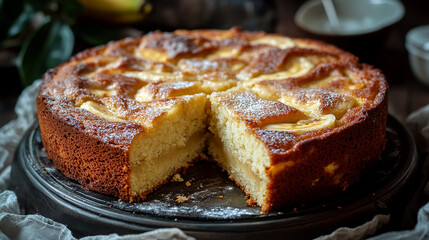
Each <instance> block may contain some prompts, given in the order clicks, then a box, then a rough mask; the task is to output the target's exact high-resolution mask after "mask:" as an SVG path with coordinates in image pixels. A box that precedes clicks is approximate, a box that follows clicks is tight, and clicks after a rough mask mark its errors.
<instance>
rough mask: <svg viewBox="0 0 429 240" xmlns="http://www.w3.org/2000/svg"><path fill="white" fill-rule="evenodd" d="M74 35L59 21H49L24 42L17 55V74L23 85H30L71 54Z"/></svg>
mask: <svg viewBox="0 0 429 240" xmlns="http://www.w3.org/2000/svg"><path fill="white" fill-rule="evenodd" d="M73 45H74V35H73V32H72V31H71V29H70V27H69V26H68V25H67V24H64V23H62V22H59V21H49V22H47V23H45V24H44V25H43V26H42V27H40V28H39V29H38V30H37V31H36V32H34V34H33V35H32V36H31V37H29V38H27V39H26V41H25V42H24V44H23V46H22V48H21V52H20V55H19V72H20V75H21V80H22V82H23V84H24V85H30V84H31V83H32V82H33V81H34V80H35V79H37V78H40V77H41V76H42V75H43V73H45V72H46V71H47V70H48V69H49V68H53V67H55V66H57V65H59V64H61V63H63V62H65V61H66V60H68V59H69V58H70V56H71V54H72V51H73Z"/></svg>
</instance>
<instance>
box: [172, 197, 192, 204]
mask: <svg viewBox="0 0 429 240" xmlns="http://www.w3.org/2000/svg"><path fill="white" fill-rule="evenodd" d="M189 199H191V197H189V196H187V197H186V196H183V195H178V196H177V198H176V202H179V203H184V202H186V201H188V200H189Z"/></svg>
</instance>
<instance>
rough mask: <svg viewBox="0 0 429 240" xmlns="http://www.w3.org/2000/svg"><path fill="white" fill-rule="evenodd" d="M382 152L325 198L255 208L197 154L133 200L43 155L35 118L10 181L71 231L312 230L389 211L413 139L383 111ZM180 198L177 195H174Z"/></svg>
mask: <svg viewBox="0 0 429 240" xmlns="http://www.w3.org/2000/svg"><path fill="white" fill-rule="evenodd" d="M387 125H388V127H387V129H386V136H387V143H386V147H385V151H384V153H383V156H382V159H381V160H380V161H379V162H378V163H377V165H376V166H375V167H374V168H373V169H372V170H371V171H370V172H368V173H367V174H366V175H365V176H363V177H362V179H361V180H360V181H359V182H358V183H357V184H355V185H353V186H351V187H350V188H349V189H348V190H346V191H345V192H343V193H341V194H338V195H335V196H333V197H331V198H329V199H326V200H325V201H323V202H315V203H310V204H306V205H301V206H294V207H290V208H285V209H282V210H281V211H275V212H261V209H260V208H259V207H251V206H248V205H247V204H246V199H245V197H246V196H245V194H244V193H243V191H242V190H241V189H240V188H239V187H237V186H236V185H235V184H234V182H232V181H231V180H229V179H228V176H227V175H226V173H224V172H222V171H221V169H220V168H218V167H217V166H216V165H215V164H213V163H209V162H199V163H196V164H195V165H194V166H193V167H191V168H189V169H188V170H187V171H186V172H185V173H183V174H182V175H181V176H182V178H183V181H182V182H168V183H167V184H165V185H163V186H162V187H161V188H159V189H158V190H157V191H155V192H154V193H152V194H150V195H149V197H148V199H146V200H145V201H143V202H139V203H128V202H121V201H118V199H117V198H114V197H111V196H106V195H102V194H99V193H95V192H92V191H88V190H86V189H85V188H83V187H82V186H81V185H79V184H78V183H77V182H75V181H72V180H69V179H67V178H66V177H65V176H64V175H62V174H61V172H59V171H58V170H57V169H56V168H55V167H54V165H53V163H52V162H51V161H50V160H48V159H47V157H46V153H45V152H44V148H43V144H42V141H41V137H40V130H39V126H38V124H37V123H35V124H34V125H33V127H32V128H31V129H29V130H28V131H27V133H26V134H25V136H24V137H23V139H22V141H21V143H20V145H19V147H18V149H17V151H16V154H15V160H14V163H13V167H12V175H11V178H12V179H11V189H13V190H14V191H15V192H16V193H17V195H18V198H19V201H20V204H21V207H23V208H24V209H25V210H26V212H27V213H39V214H41V215H43V216H46V217H49V218H51V219H53V220H55V221H58V222H60V223H63V224H65V225H67V227H68V228H69V229H70V230H72V232H73V234H74V235H75V236H76V237H82V236H88V235H96V234H110V233H118V234H127V233H138V232H144V231H149V230H153V229H157V228H170V227H177V228H180V229H182V230H183V231H184V232H185V233H186V234H188V235H190V236H194V237H196V238H197V239H220V238H228V239H229V238H231V239H249V238H253V239H261V238H270V239H274V238H285V237H288V238H299V239H306V238H314V237H317V236H320V235H323V234H329V233H330V232H332V231H333V230H335V229H336V228H338V227H344V226H348V227H353V226H357V225H360V224H362V223H364V222H366V221H368V220H370V219H371V218H372V217H373V216H374V215H376V214H389V213H390V212H391V210H392V208H394V207H395V206H393V204H394V202H395V201H394V199H395V197H396V196H398V195H399V194H400V193H401V190H402V189H404V186H405V184H406V183H407V182H408V181H409V179H410V177H411V175H412V173H413V171H414V169H415V168H416V165H417V153H416V147H415V143H414V140H413V139H412V137H411V135H410V134H409V132H408V131H407V130H406V129H405V128H404V126H403V125H402V124H401V123H400V122H399V121H397V120H396V119H394V118H393V117H392V116H389V117H388V123H387ZM179 196H182V197H184V198H185V201H184V202H179V201H177V199H178V197H179Z"/></svg>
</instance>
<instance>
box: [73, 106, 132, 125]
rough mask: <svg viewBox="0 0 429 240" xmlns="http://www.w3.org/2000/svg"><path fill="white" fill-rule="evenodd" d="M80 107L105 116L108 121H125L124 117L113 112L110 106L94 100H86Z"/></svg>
mask: <svg viewBox="0 0 429 240" xmlns="http://www.w3.org/2000/svg"><path fill="white" fill-rule="evenodd" d="M80 108H83V109H86V110H88V111H90V112H91V113H92V114H94V115H96V116H98V117H101V118H104V119H106V120H107V121H110V122H125V120H124V119H122V118H119V117H117V116H116V115H115V114H113V113H112V112H111V111H110V110H109V109H108V108H106V107H104V106H102V105H100V104H98V103H96V102H94V101H87V102H84V103H83V104H82V105H80Z"/></svg>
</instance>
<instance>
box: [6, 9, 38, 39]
mask: <svg viewBox="0 0 429 240" xmlns="http://www.w3.org/2000/svg"><path fill="white" fill-rule="evenodd" d="M35 14H36V12H35V11H34V9H33V8H32V7H31V5H30V4H28V3H25V4H24V9H23V10H22V13H21V15H19V17H18V18H17V19H16V20H15V22H13V24H12V25H11V26H10V28H9V31H8V34H7V35H8V37H14V36H16V35H18V34H19V33H21V32H22V31H23V30H24V29H26V28H27V27H28V26H29V25H30V23H31V20H32V19H33V17H34V15H35Z"/></svg>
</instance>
